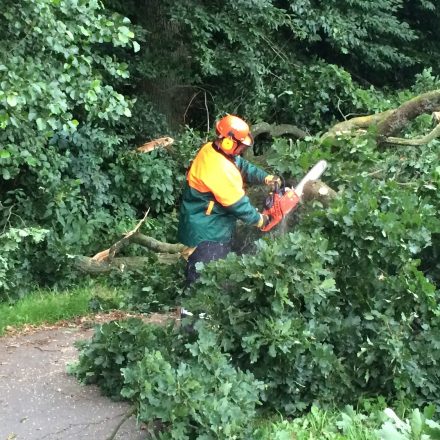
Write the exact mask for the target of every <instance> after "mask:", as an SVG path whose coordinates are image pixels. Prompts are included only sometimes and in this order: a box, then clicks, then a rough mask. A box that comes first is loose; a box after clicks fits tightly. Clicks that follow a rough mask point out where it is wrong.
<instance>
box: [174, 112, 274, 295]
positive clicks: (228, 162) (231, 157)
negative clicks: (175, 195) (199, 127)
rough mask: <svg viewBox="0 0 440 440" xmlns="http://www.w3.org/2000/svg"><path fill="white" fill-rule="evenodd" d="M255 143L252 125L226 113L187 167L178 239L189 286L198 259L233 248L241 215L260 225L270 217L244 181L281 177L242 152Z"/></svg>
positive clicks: (218, 255) (215, 256)
mask: <svg viewBox="0 0 440 440" xmlns="http://www.w3.org/2000/svg"><path fill="white" fill-rule="evenodd" d="M252 145H253V137H252V134H251V132H250V129H249V126H248V124H247V123H246V122H245V121H243V120H242V119H241V118H239V117H237V116H233V115H227V116H225V117H223V118H221V119H220V120H219V121H218V122H217V124H216V138H215V139H214V140H213V141H212V142H207V143H206V144H204V145H203V146H202V147H201V148H200V150H199V151H198V153H197V155H196V156H195V158H194V160H193V161H192V163H191V165H190V167H189V168H188V171H187V175H186V184H185V188H184V191H183V197H182V202H181V206H180V218H179V229H178V239H179V241H180V242H181V243H183V244H184V245H186V246H187V248H186V250H185V252H184V254H186V258H187V268H186V281H187V286H189V285H191V284H192V283H193V282H194V281H195V280H196V279H197V278H198V273H197V271H196V263H198V262H203V263H207V262H209V261H212V260H218V259H220V258H224V257H226V255H227V254H228V253H229V252H230V251H231V241H232V234H233V232H234V229H235V224H236V221H237V219H240V220H241V221H243V222H244V223H245V224H248V225H254V226H256V227H258V228H263V227H264V226H266V225H267V223H268V222H269V221H270V219H269V217H268V216H267V215H263V214H261V213H259V212H258V210H257V209H256V208H255V207H254V206H253V205H252V204H251V202H250V201H249V198H248V197H247V196H246V194H245V191H244V184H245V183H246V184H263V183H264V184H267V185H270V186H275V184H277V183H278V184H279V183H281V182H280V178H279V177H277V176H273V175H270V174H268V173H267V172H265V171H263V170H262V169H260V168H258V167H256V166H254V165H252V164H251V163H249V162H248V161H247V160H245V159H244V158H243V157H241V154H243V153H244V151H245V150H246V149H247V148H249V147H250V146H252Z"/></svg>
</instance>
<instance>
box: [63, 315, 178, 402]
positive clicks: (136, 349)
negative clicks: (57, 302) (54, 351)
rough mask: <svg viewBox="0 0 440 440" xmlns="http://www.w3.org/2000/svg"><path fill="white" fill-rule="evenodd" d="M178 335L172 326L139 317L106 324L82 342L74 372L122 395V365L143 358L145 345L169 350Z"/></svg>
mask: <svg viewBox="0 0 440 440" xmlns="http://www.w3.org/2000/svg"><path fill="white" fill-rule="evenodd" d="M174 336H175V335H174V334H173V330H172V326H171V327H163V326H159V325H145V324H144V323H143V322H142V321H141V320H140V319H138V318H130V319H128V320H126V321H112V322H110V323H108V324H103V325H101V326H98V327H97V329H96V331H95V334H94V336H93V338H92V340H91V341H89V342H88V341H80V342H79V343H78V347H79V348H80V350H81V352H80V357H79V361H78V363H77V364H75V365H72V366H70V371H71V372H72V373H73V374H75V376H76V377H77V378H78V379H80V380H81V381H83V382H85V383H96V384H97V385H99V386H100V387H101V389H102V390H103V392H104V393H105V394H107V395H109V396H112V397H113V398H120V391H121V389H122V387H123V384H124V379H123V377H122V375H121V368H124V367H126V366H127V365H129V364H132V363H136V362H137V361H139V360H141V359H142V358H143V356H144V350H145V347H149V348H150V349H151V350H155V349H159V348H160V347H162V349H164V350H166V348H167V347H168V348H169V347H170V346H171V344H172V340H173V338H174Z"/></svg>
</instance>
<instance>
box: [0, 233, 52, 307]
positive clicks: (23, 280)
mask: <svg viewBox="0 0 440 440" xmlns="http://www.w3.org/2000/svg"><path fill="white" fill-rule="evenodd" d="M48 232H49V231H48V230H46V229H38V228H23V229H17V228H10V229H8V230H7V231H4V232H3V233H2V234H0V247H1V249H2V254H1V255H0V302H1V301H3V300H6V299H8V300H12V299H13V298H16V297H22V296H23V295H25V294H26V293H27V292H28V291H29V289H30V286H31V284H32V282H33V278H32V273H31V272H30V270H31V267H32V263H33V262H34V259H35V244H37V243H40V242H42V241H43V240H45V237H46V236H47V234H48ZM23 255H26V257H25V258H23ZM32 256H33V258H32ZM37 258H38V254H37ZM17 272H18V273H20V274H21V276H20V277H16V276H15V274H16V273H17Z"/></svg>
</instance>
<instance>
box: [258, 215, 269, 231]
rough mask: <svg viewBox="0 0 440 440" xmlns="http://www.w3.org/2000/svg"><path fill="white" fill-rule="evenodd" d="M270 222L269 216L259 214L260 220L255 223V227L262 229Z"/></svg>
mask: <svg viewBox="0 0 440 440" xmlns="http://www.w3.org/2000/svg"><path fill="white" fill-rule="evenodd" d="M269 222H270V217H269V216H268V215H266V214H260V220H259V221H258V223H257V228H259V229H263V228H264V227H265V226H267V225H268V224H269Z"/></svg>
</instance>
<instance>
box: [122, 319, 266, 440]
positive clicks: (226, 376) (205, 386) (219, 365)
mask: <svg viewBox="0 0 440 440" xmlns="http://www.w3.org/2000/svg"><path fill="white" fill-rule="evenodd" d="M198 330H199V338H198V340H197V342H195V343H192V344H188V345H186V349H187V351H188V353H187V357H188V358H187V360H183V359H180V360H176V359H169V354H168V353H166V352H164V350H160V351H157V350H154V349H152V348H150V347H148V348H147V349H146V350H145V355H144V357H143V358H142V360H140V361H139V362H137V363H136V364H135V365H134V366H129V367H127V368H124V369H123V370H122V372H123V375H124V388H123V389H122V392H121V395H122V396H124V397H127V398H130V399H134V400H135V402H137V404H138V418H139V419H140V420H142V421H144V422H147V423H148V422H151V421H153V420H160V422H161V423H163V424H164V425H165V426H164V428H163V431H164V432H163V433H161V434H160V436H159V438H162V439H207V440H208V439H225V440H226V439H231V438H244V437H246V438H248V437H247V436H248V435H249V433H250V430H251V424H250V422H251V421H252V419H253V417H254V416H255V406H256V404H257V403H258V392H259V389H261V387H262V384H261V383H259V382H256V381H255V380H254V379H253V376H252V374H250V373H243V372H241V371H239V370H237V369H235V368H233V367H232V366H231V365H230V363H229V359H228V357H227V355H225V354H223V353H222V352H221V351H220V350H219V348H218V346H217V341H216V338H215V336H214V334H212V333H209V332H207V331H206V330H205V329H203V327H202V326H199V327H198Z"/></svg>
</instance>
